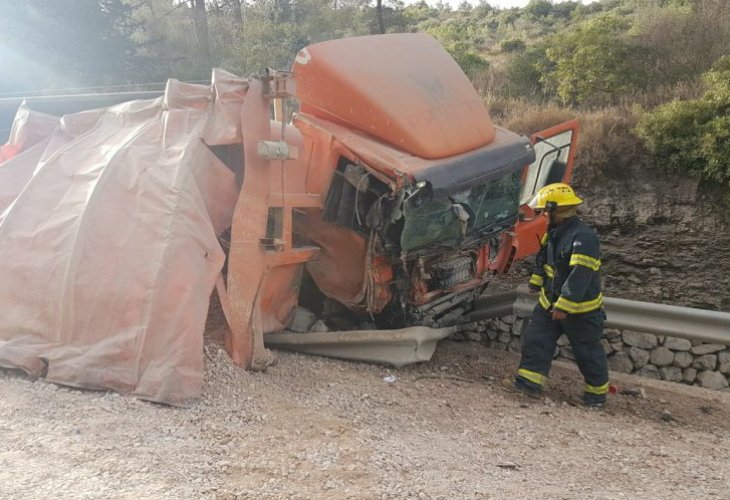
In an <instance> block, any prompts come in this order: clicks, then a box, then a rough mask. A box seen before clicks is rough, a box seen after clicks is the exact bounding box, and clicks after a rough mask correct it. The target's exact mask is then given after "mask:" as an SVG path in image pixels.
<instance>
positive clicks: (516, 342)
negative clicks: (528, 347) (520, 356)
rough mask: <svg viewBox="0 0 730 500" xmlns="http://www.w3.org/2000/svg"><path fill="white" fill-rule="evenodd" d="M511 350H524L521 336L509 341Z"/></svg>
mask: <svg viewBox="0 0 730 500" xmlns="http://www.w3.org/2000/svg"><path fill="white" fill-rule="evenodd" d="M509 350H510V351H512V352H520V351H521V350H522V342H520V339H519V337H516V338H513V339H512V341H511V342H510V343H509Z"/></svg>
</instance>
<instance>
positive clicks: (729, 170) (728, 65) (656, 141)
mask: <svg viewBox="0 0 730 500" xmlns="http://www.w3.org/2000/svg"><path fill="white" fill-rule="evenodd" d="M703 81H704V82H705V85H706V89H707V90H706V92H705V94H704V95H703V96H702V97H701V98H699V99H692V100H687V101H680V100H674V101H672V102H669V103H667V104H664V105H661V106H659V107H657V108H656V109H654V110H653V111H651V112H648V113H646V114H644V116H643V117H642V118H641V120H640V121H639V124H638V126H637V128H636V132H637V134H638V135H639V136H640V137H641V138H642V139H644V141H645V142H646V144H647V146H648V147H649V149H650V150H651V151H652V152H653V153H654V155H656V157H657V158H658V159H660V160H661V161H663V162H664V163H665V164H666V166H667V167H668V168H670V169H672V170H675V171H679V172H689V173H691V174H693V175H695V176H697V177H699V178H701V179H704V180H708V181H713V182H717V183H721V184H723V185H726V186H729V187H730V56H725V57H723V58H721V59H720V60H719V61H718V63H717V64H716V65H715V67H714V68H713V69H712V70H711V71H709V72H707V73H706V74H705V75H703Z"/></svg>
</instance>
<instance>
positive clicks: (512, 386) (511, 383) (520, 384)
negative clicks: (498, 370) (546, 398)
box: [502, 378, 542, 399]
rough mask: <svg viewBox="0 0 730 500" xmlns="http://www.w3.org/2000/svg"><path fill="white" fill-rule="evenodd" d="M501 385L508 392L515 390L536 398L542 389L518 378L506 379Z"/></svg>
mask: <svg viewBox="0 0 730 500" xmlns="http://www.w3.org/2000/svg"><path fill="white" fill-rule="evenodd" d="M502 385H503V386H504V387H505V389H507V390H509V391H510V392H517V393H520V394H524V395H525V396H529V397H531V398H536V399H537V398H539V397H540V396H542V389H540V388H537V387H534V386H532V385H529V384H528V383H527V382H524V381H523V380H522V379H519V378H515V379H514V380H509V379H506V380H504V382H503V384H502Z"/></svg>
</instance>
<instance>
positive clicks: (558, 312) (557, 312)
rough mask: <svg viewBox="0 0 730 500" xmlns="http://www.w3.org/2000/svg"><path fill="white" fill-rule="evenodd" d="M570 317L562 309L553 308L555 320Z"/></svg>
mask: <svg viewBox="0 0 730 500" xmlns="http://www.w3.org/2000/svg"><path fill="white" fill-rule="evenodd" d="M567 317H568V313H566V312H563V311H561V310H560V309H553V319H554V320H555V321H562V320H564V319H565V318H567Z"/></svg>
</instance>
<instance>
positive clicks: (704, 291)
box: [575, 166, 730, 311]
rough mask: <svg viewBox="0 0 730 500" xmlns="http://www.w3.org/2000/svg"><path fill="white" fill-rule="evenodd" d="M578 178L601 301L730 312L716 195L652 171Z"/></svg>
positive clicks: (723, 222) (728, 223) (729, 236)
mask: <svg viewBox="0 0 730 500" xmlns="http://www.w3.org/2000/svg"><path fill="white" fill-rule="evenodd" d="M620 173H621V175H616V173H614V175H613V176H611V177H606V176H603V177H597V176H591V175H590V172H587V173H586V174H585V175H583V174H581V171H580V169H576V178H575V186H576V188H577V189H578V191H579V192H580V194H581V196H583V197H584V198H585V200H586V202H585V205H584V207H583V210H582V214H583V217H584V219H585V220H586V221H588V222H589V223H591V224H592V225H593V226H594V227H595V228H596V229H597V230H598V232H599V234H600V237H601V242H602V260H603V263H604V266H603V268H602V271H603V276H604V288H605V292H606V294H607V295H611V296H617V297H623V298H627V299H635V300H645V301H651V302H661V303H666V304H674V305H681V306H688V307H699V308H704V309H713V310H723V311H730V208H728V205H727V204H725V203H724V201H723V199H722V197H723V193H721V192H719V190H713V189H712V188H710V187H708V186H700V185H698V183H697V182H695V181H692V180H689V179H682V178H679V177H676V176H670V175H666V174H662V173H660V172H658V171H657V170H656V169H651V168H646V167H641V166H636V167H632V168H623V169H622V170H621V172H620Z"/></svg>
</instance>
